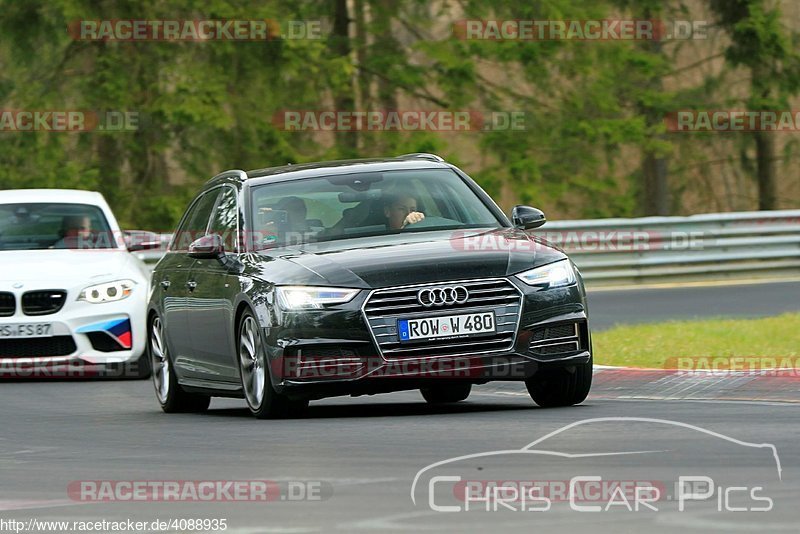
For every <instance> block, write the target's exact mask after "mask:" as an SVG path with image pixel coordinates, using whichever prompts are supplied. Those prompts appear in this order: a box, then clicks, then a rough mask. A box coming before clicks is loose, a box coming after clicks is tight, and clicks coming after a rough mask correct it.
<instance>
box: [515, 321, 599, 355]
mask: <svg viewBox="0 0 800 534" xmlns="http://www.w3.org/2000/svg"><path fill="white" fill-rule="evenodd" d="M585 331H586V323H585V322H578V323H561V324H556V325H549V326H546V327H542V328H537V329H536V330H534V331H533V334H532V335H531V344H530V347H529V348H528V350H529V351H530V352H531V354H536V355H539V356H553V355H556V354H565V353H569V352H577V351H579V350H582V349H583V347H584V346H585V343H584V342H583V341H582V340H583V339H585V335H584V334H583V332H585Z"/></svg>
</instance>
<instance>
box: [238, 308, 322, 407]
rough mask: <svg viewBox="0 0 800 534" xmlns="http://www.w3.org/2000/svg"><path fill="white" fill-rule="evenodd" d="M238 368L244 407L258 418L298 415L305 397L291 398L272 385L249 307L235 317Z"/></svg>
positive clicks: (255, 323) (256, 325)
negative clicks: (237, 330)
mask: <svg viewBox="0 0 800 534" xmlns="http://www.w3.org/2000/svg"><path fill="white" fill-rule="evenodd" d="M238 352H239V372H240V374H241V377H242V389H243V390H244V398H245V400H246V401H247V407H248V408H250V412H251V413H252V414H253V415H254V416H256V417H257V418H258V419H280V418H285V417H294V416H298V415H301V414H302V412H303V411H305V409H306V407H307V406H308V401H307V400H291V399H289V398H288V397H287V396H285V395H281V394H280V393H278V392H277V391H275V388H274V387H273V386H272V380H271V379H270V373H269V366H268V365H267V354H266V353H267V351H266V348H265V346H264V342H263V340H262V334H261V329H260V328H259V326H258V323H257V322H256V319H255V317H253V314H252V312H251V311H250V310H247V311H245V312H244V313H243V314H242V318H241V320H240V321H239V344H238Z"/></svg>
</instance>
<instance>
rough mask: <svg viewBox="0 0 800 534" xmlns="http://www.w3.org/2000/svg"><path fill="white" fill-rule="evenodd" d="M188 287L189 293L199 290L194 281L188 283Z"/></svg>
mask: <svg viewBox="0 0 800 534" xmlns="http://www.w3.org/2000/svg"><path fill="white" fill-rule="evenodd" d="M186 287H188V288H189V291H194V290H195V288H197V282H195V281H194V280H190V281H188V282H186Z"/></svg>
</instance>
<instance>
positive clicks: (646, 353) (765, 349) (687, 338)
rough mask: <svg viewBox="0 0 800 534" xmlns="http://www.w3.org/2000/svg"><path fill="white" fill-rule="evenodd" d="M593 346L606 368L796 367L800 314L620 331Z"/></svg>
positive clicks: (596, 338)
mask: <svg viewBox="0 0 800 534" xmlns="http://www.w3.org/2000/svg"><path fill="white" fill-rule="evenodd" d="M592 344H593V348H594V361H595V363H596V364H601V365H619V366H625V367H649V368H658V369H661V368H665V367H667V368H674V362H675V359H676V358H717V359H720V358H745V359H750V360H760V361H761V365H762V366H763V367H768V366H769V363H770V362H773V361H776V362H777V364H778V366H779V367H783V366H787V365H786V364H787V363H788V362H794V364H795V365H792V367H794V366H798V364H800V313H786V314H783V315H778V316H775V317H767V318H763V319H711V320H697V321H670V322H666V323H658V324H643V325H631V326H618V327H615V328H612V329H611V330H606V331H603V332H597V333H594V334H592ZM716 365H718V366H719V363H717V364H716ZM733 365H734V366H735V365H736V364H735V363H734V364H733Z"/></svg>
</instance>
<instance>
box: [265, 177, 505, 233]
mask: <svg viewBox="0 0 800 534" xmlns="http://www.w3.org/2000/svg"><path fill="white" fill-rule="evenodd" d="M252 214H253V217H252V218H251V220H252V221H253V230H254V234H255V236H256V237H255V241H256V243H255V247H256V248H257V249H264V248H272V247H276V246H281V245H287V244H301V243H309V242H319V241H332V240H336V239H346V238H351V237H364V236H375V235H386V234H394V233H401V232H426V231H434V230H451V229H463V228H480V227H493V228H497V227H500V226H501V223H500V221H499V220H498V219H497V218H496V217H495V216H494V214H493V213H492V212H491V211H490V210H489V208H488V207H487V206H486V205H485V204H484V203H483V202H482V201H481V199H480V198H479V197H478V196H477V195H476V194H475V192H474V191H472V189H470V187H469V186H468V185H467V184H466V183H465V182H464V181H463V180H462V179H461V177H460V176H458V175H457V174H456V173H454V172H453V171H451V170H448V169H421V170H411V171H388V172H372V173H355V174H347V175H338V176H328V177H322V178H310V179H304V180H297V181H292V182H283V183H277V184H269V185H262V186H258V187H254V188H253V194H252Z"/></svg>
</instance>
